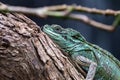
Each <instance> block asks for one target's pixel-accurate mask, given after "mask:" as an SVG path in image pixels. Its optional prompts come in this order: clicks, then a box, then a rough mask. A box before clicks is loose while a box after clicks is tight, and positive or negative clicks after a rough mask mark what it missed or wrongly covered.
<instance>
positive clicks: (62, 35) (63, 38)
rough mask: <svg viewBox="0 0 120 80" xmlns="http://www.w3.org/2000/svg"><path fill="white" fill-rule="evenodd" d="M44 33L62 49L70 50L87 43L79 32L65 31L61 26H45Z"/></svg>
mask: <svg viewBox="0 0 120 80" xmlns="http://www.w3.org/2000/svg"><path fill="white" fill-rule="evenodd" d="M43 31H44V32H45V33H46V34H47V35H48V36H49V37H50V38H51V39H52V40H53V41H54V42H55V43H57V44H58V45H59V46H60V47H62V48H69V47H72V46H74V45H75V44H77V43H80V42H81V41H85V39H84V38H83V36H82V35H80V33H79V32H78V31H76V30H73V29H71V28H66V29H64V28H62V27H61V26H59V25H45V26H44V27H43Z"/></svg>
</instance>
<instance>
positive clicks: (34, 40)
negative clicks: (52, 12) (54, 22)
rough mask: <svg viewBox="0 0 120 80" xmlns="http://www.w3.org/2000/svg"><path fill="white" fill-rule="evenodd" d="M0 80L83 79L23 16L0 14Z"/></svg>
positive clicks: (55, 47)
mask: <svg viewBox="0 0 120 80" xmlns="http://www.w3.org/2000/svg"><path fill="white" fill-rule="evenodd" d="M0 80H84V78H83V75H82V74H81V73H80V72H79V71H78V70H77V69H76V68H75V66H73V62H72V61H70V59H68V57H66V56H65V55H64V54H63V52H62V51H61V50H60V49H59V47H58V46H57V45H55V44H54V43H53V42H52V40H51V39H50V38H49V37H48V36H47V35H46V34H45V33H43V32H42V31H41V29H40V28H39V27H38V26H37V25H36V24H35V23H34V22H33V21H32V20H30V19H29V18H27V17H25V16H24V15H22V14H16V13H14V14H13V13H1V14H0Z"/></svg>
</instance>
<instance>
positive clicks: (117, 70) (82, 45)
mask: <svg viewBox="0 0 120 80" xmlns="http://www.w3.org/2000/svg"><path fill="white" fill-rule="evenodd" d="M43 31H44V32H45V33H46V34H47V35H48V36H49V37H50V38H51V39H52V40H53V41H54V42H55V43H57V44H58V45H59V46H60V47H61V48H62V49H63V50H64V51H65V52H68V53H69V54H70V55H71V57H72V58H73V59H74V60H77V58H79V57H78V56H84V57H85V58H88V59H90V60H91V61H93V62H95V63H97V67H96V73H95V77H94V79H95V80H120V62H119V60H117V59H116V58H115V57H114V56H113V55H112V54H111V53H109V52H108V51H106V50H103V49H102V48H100V47H98V46H96V45H94V44H91V43H89V42H87V41H86V40H85V39H84V37H83V36H82V35H81V34H80V33H79V32H77V31H75V30H73V29H71V28H66V29H64V28H62V27H60V26H59V25H51V26H49V25H45V26H44V27H43ZM80 60H81V59H80ZM81 62H82V60H81ZM83 62H84V61H83ZM83 68H84V69H86V70H88V67H85V66H84V67H83ZM89 73H90V72H89ZM93 75H94V74H93ZM87 80H92V78H91V79H89V78H88V79H87Z"/></svg>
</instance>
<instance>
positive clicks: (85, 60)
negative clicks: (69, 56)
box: [73, 55, 97, 80]
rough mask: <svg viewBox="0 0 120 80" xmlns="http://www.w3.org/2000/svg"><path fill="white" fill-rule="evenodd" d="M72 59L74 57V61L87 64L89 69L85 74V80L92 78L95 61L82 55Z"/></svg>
mask: <svg viewBox="0 0 120 80" xmlns="http://www.w3.org/2000/svg"><path fill="white" fill-rule="evenodd" d="M73 59H75V61H76V62H77V63H78V64H83V65H84V64H87V65H89V70H88V73H87V76H86V79H85V80H93V78H94V76H95V72H96V68H97V63H95V62H93V61H92V60H89V59H88V58H85V57H83V56H80V55H79V56H76V57H74V58H73Z"/></svg>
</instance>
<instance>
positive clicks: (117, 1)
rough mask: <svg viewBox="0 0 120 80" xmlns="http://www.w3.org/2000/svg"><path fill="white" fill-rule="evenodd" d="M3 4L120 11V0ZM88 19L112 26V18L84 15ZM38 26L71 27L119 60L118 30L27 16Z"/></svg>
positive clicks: (32, 0) (21, 0)
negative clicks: (111, 31) (113, 30)
mask: <svg viewBox="0 0 120 80" xmlns="http://www.w3.org/2000/svg"><path fill="white" fill-rule="evenodd" d="M0 1H1V2H3V3H7V4H10V5H16V6H26V7H43V6H50V5H58V4H77V5H82V6H87V7H91V8H98V9H114V10H119V9H120V0H110V1H109V0H0ZM86 15H87V16H89V17H90V18H92V19H94V20H96V21H100V22H102V23H105V24H112V21H113V17H105V16H102V15H95V14H86ZM29 17H30V18H31V19H32V20H34V21H35V22H36V23H37V24H38V25H39V26H43V25H45V24H59V25H61V26H63V27H65V28H66V27H71V28H74V29H76V30H78V31H80V32H81V34H82V35H83V36H84V37H85V38H86V39H87V41H89V42H91V43H94V44H97V45H99V46H100V47H102V48H104V49H106V50H108V51H110V52H111V53H112V54H113V55H114V56H115V57H117V58H118V59H119V60H120V28H117V30H116V31H115V32H113V33H110V32H106V31H102V30H99V29H96V28H93V27H91V26H89V25H87V24H84V23H82V22H79V21H74V20H67V19H66V20H64V19H57V18H51V17H49V18H46V19H40V18H36V17H31V16H29Z"/></svg>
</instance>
